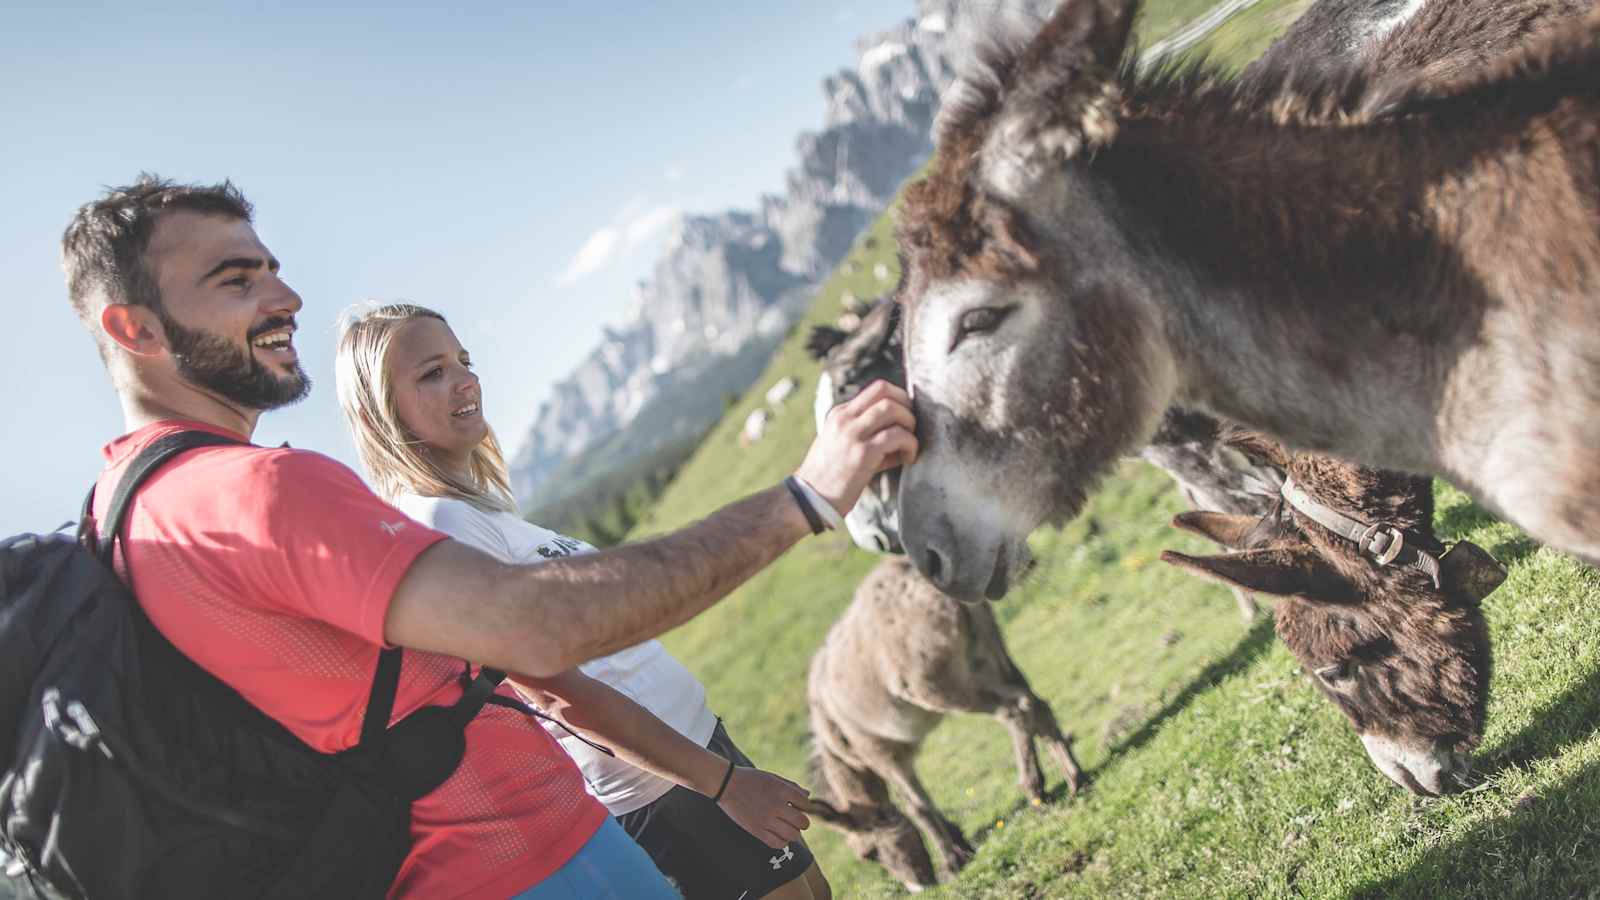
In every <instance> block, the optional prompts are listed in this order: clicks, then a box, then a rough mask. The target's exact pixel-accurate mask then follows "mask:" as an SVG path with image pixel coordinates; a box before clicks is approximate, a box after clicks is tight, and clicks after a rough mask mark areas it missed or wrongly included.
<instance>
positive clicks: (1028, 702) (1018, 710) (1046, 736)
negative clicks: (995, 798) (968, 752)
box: [997, 682, 1084, 801]
mask: <svg viewBox="0 0 1600 900" xmlns="http://www.w3.org/2000/svg"><path fill="white" fill-rule="evenodd" d="M997 715H998V716H999V718H1000V720H1001V721H1002V722H1004V723H1005V724H1006V728H1008V729H1010V731H1011V745H1012V747H1013V748H1014V749H1015V750H1016V754H1017V775H1018V777H1019V779H1020V780H1021V781H1022V789H1023V791H1024V792H1025V793H1027V795H1028V799H1030V800H1035V801H1043V799H1044V790H1043V788H1044V785H1043V781H1044V776H1043V773H1042V772H1041V771H1040V769H1039V762H1038V755H1037V754H1036V753H1035V752H1034V749H1033V748H1034V744H1033V741H1034V738H1036V737H1037V738H1041V739H1043V740H1044V742H1045V745H1046V746H1047V747H1048V748H1049V749H1050V755H1051V756H1053V757H1055V761H1056V765H1058V766H1060V768H1061V774H1062V775H1064V776H1066V779H1067V793H1069V794H1074V795H1075V794H1077V793H1078V789H1079V788H1081V787H1083V782H1084V778H1083V769H1081V768H1080V767H1079V766H1078V760H1077V757H1075V756H1073V755H1072V735H1071V734H1063V733H1062V731H1061V726H1060V725H1059V724H1057V722H1056V714H1055V711H1054V710H1052V709H1051V708H1050V704H1048V703H1046V702H1045V701H1044V700H1043V698H1041V697H1040V696H1039V695H1038V694H1035V693H1034V692H1033V690H1032V688H1030V687H1028V685H1027V683H1026V682H1024V683H1023V684H1022V685H1021V687H1020V688H1019V689H1018V690H1017V691H1016V693H1015V694H1014V695H1013V696H1012V697H1011V698H1009V699H1008V700H1007V702H1006V705H1005V706H1004V707H1002V708H1001V709H1000V711H999V712H998V714H997ZM1024 747H1026V750H1024ZM1024 754H1026V756H1025V755H1024ZM1030 763H1031V770H1032V771H1031V772H1030V771H1029V769H1030V766H1029V764H1030ZM1034 773H1038V774H1037V775H1035V774H1034ZM1035 777H1037V778H1038V788H1037V790H1035V789H1032V788H1031V787H1030V782H1032V779H1033V778H1035Z"/></svg>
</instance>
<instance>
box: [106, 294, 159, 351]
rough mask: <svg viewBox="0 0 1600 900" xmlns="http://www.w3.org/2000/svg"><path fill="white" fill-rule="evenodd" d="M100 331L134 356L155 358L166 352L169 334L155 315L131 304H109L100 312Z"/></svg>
mask: <svg viewBox="0 0 1600 900" xmlns="http://www.w3.org/2000/svg"><path fill="white" fill-rule="evenodd" d="M100 330H101V331H103V332H105V334H106V337H108V338H110V339H111V340H112V341H114V342H115V343H116V344H117V346H119V347H121V348H122V349H124V350H126V351H128V352H129V353H132V354H133V355H135V356H155V355H157V354H159V353H160V352H161V351H163V350H165V349H166V348H167V333H166V330H165V329H163V328H162V327H161V318H160V317H159V316H157V315H156V314H155V311H154V310H152V309H150V308H149V307H145V306H137V305H135V304H132V303H108V304H106V308H105V309H103V310H101V311H100Z"/></svg>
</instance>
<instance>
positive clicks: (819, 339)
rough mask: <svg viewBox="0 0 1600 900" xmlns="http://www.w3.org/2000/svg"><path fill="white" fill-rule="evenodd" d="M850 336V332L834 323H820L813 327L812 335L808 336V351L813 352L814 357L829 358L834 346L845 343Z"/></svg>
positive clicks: (817, 358) (812, 356) (819, 359)
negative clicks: (836, 326)
mask: <svg viewBox="0 0 1600 900" xmlns="http://www.w3.org/2000/svg"><path fill="white" fill-rule="evenodd" d="M849 336H850V334H849V332H846V331H843V330H840V329H838V328H835V327H833V326H832V325H818V326H816V327H814V328H812V329H811V336H810V337H808V338H806V352H807V353H809V354H811V358H812V359H815V360H818V361H821V360H824V359H827V358H828V354H829V353H830V352H832V351H833V348H835V347H837V346H839V345H840V344H842V343H844V342H845V338H848V337H849Z"/></svg>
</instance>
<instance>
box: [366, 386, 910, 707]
mask: <svg viewBox="0 0 1600 900" xmlns="http://www.w3.org/2000/svg"><path fill="white" fill-rule="evenodd" d="M914 425H915V423H914V420H913V419H912V417H911V409H910V403H909V401H908V399H907V397H906V395H905V392H904V391H901V390H900V389H899V388H897V387H894V386H893V385H890V384H888V383H887V382H877V383H875V384H874V385H872V386H871V387H869V388H868V389H867V390H865V391H862V392H861V394H859V395H858V396H856V397H855V398H854V399H852V400H851V401H850V402H849V403H846V404H843V405H841V406H839V407H836V408H835V409H834V411H833V412H832V413H831V414H830V415H829V416H828V419H827V421H826V422H825V423H824V426H823V429H822V432H821V433H820V434H818V436H817V440H816V441H814V442H813V443H812V445H811V449H810V450H809V451H808V452H807V454H806V458H805V461H804V462H802V463H801V465H800V469H799V470H798V474H799V475H800V476H801V477H802V478H804V479H806V481H808V482H809V483H810V484H811V485H812V486H814V487H815V488H816V489H817V492H818V493H819V494H821V495H822V496H823V497H824V498H826V499H827V500H828V501H829V502H831V503H833V505H834V506H835V508H836V509H838V510H839V511H840V512H841V513H843V512H847V511H848V510H849V509H850V507H852V506H854V505H855V502H856V499H857V498H858V497H859V496H860V495H861V491H862V489H863V488H864V487H865V486H866V484H867V481H868V480H869V479H870V478H871V477H872V476H873V475H875V474H877V473H878V472H879V471H882V470H883V469H886V468H890V467H892V466H896V465H901V464H903V463H907V462H910V461H911V460H913V459H914V458H915V457H916V450H917V444H916V438H915V436H914V435H913V430H914ZM809 532H810V528H809V526H808V525H807V522H806V518H805V516H804V514H803V513H802V512H801V511H800V508H799V506H797V505H796V503H795V501H794V499H793V498H792V497H791V496H790V495H789V493H788V491H787V490H786V489H785V488H783V487H782V486H778V487H773V488H770V489H768V490H765V491H762V492H761V493H758V494H755V495H753V496H750V497H747V498H745V499H744V500H741V501H739V502H737V503H734V504H732V505H730V506H726V507H724V508H722V509H720V510H718V511H717V512H715V513H713V514H711V515H710V516H708V517H706V518H705V519H703V520H702V521H700V522H697V523H695V524H693V525H690V526H689V527H687V528H684V529H682V530H680V531H677V532H674V533H672V534H669V535H665V536H663V537H659V538H655V539H653V540H648V541H642V542H640V543H637V544H628V545H624V546H621V547H615V548H612V549H609V550H604V551H601V552H599V553H593V554H585V555H582V556H572V557H566V558H563V559H557V560H550V561H548V562H541V563H537V564H534V565H528V566H511V565H505V564H502V563H499V562H496V561H494V560H493V559H492V558H491V557H489V556H487V555H485V554H482V553H479V552H477V551H476V550H473V549H471V548H469V547H467V546H465V545H462V544H459V543H457V542H455V541H443V542H441V543H439V544H436V545H435V546H433V547H432V548H430V549H428V550H427V551H425V552H424V553H423V554H422V555H421V556H419V557H418V558H417V561H416V562H415V563H413V564H412V566H411V568H410V570H409V571H408V572H407V574H406V577H405V579H404V580H403V581H402V582H401V584H400V587H399V588H398V589H397V590H396V591H395V595H394V598H393V600H392V601H391V602H390V605H389V612H388V617H387V618H386V619H385V622H384V636H385V638H386V639H387V640H388V641H389V642H390V643H392V644H396V645H399V646H402V647H413V648H416V649H419V650H432V651H435V652H439V653H447V654H450V655H453V656H458V657H462V658H465V659H470V660H473V661H474V662H478V663H481V664H484V665H490V666H494V667H496V668H502V669H506V670H508V671H513V672H521V673H524V674H527V675H531V676H533V677H536V678H538V677H548V676H552V675H555V674H557V673H559V672H564V671H566V670H567V669H570V668H572V667H574V666H576V665H578V664H579V663H582V662H584V661H586V660H590V659H594V658H595V657H597V656H604V655H606V654H608V653H613V652H615V651H617V650H620V649H622V648H624V647H629V646H632V645H634V644H637V643H638V642H640V641H642V640H646V639H648V638H652V637H655V636H657V635H660V634H662V633H663V632H665V631H668V630H669V629H671V628H673V627H675V626H677V625H680V624H682V623H684V622H686V621H688V620H689V619H690V618H692V617H693V616H695V615H696V614H698V613H699V612H701V611H702V610H704V609H706V608H707V607H709V606H711V605H712V604H713V603H715V602H717V601H718V600H720V599H722V598H723V597H725V596H727V594H728V593H729V592H730V591H732V590H733V589H734V588H736V587H738V586H739V585H740V584H743V583H744V582H745V581H746V580H747V579H749V578H750V576H752V575H754V574H755V573H756V572H758V571H760V570H761V569H762V568H764V567H765V566H766V565H768V564H769V563H771V562H772V561H773V560H775V559H777V558H778V556H780V555H781V554H782V553H783V552H784V551H786V550H788V549H789V548H790V547H791V546H793V545H794V544H795V543H796V542H797V541H799V540H800V539H801V538H802V537H804V536H805V535H807V534H808V533H809Z"/></svg>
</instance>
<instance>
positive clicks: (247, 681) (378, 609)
mask: <svg viewBox="0 0 1600 900" xmlns="http://www.w3.org/2000/svg"><path fill="white" fill-rule="evenodd" d="M182 429H197V430H203V431H211V432H214V433H217V434H222V435H226V436H229V437H239V436H238V435H235V434H230V433H229V432H227V431H224V430H221V429H217V428H211V427H209V426H204V425H201V424H199V423H194V422H160V423H157V424H154V425H150V426H147V427H145V428H141V429H140V430H138V431H136V432H133V433H132V434H127V435H124V436H122V437H120V438H118V439H117V440H115V441H113V442H112V443H110V444H108V445H107V446H106V447H105V450H104V453H105V457H106V468H105V470H104V471H103V472H102V473H101V476H100V482H99V487H98V488H97V489H96V491H95V515H96V517H97V518H103V517H104V515H105V513H106V511H107V506H108V504H109V503H110V500H111V495H112V493H113V491H114V489H115V486H116V483H117V479H118V478H120V477H121V475H122V471H123V469H124V468H125V467H126V466H127V464H128V462H129V461H130V460H131V459H132V458H133V456H134V455H135V454H137V453H138V452H139V450H141V449H143V448H144V447H145V446H146V445H148V444H149V443H150V442H152V441H154V440H155V439H157V438H159V437H161V436H162V435H165V434H169V433H171V432H174V431H178V430H182ZM123 538H124V544H123V548H124V550H125V551H126V552H125V556H124V555H119V556H118V560H117V561H118V568H119V571H121V572H122V574H123V577H124V578H125V579H126V578H127V577H128V573H129V571H130V569H131V573H132V582H131V583H132V585H133V590H134V593H135V594H137V595H138V597H139V602H140V604H141V605H142V606H143V607H144V609H145V611H146V612H147V613H148V614H149V616H150V619H151V621H153V622H154V623H155V624H156V626H157V627H158V628H159V629H160V630H161V632H162V633H163V634H165V635H166V637H167V639H168V640H170V641H172V643H173V644H175V645H177V647H178V648H179V649H180V650H182V651H183V652H184V653H186V654H187V655H188V656H189V657H191V658H192V659H194V660H195V661H196V662H197V663H199V664H200V665H201V666H203V667H204V668H205V669H206V670H207V671H209V672H211V673H212V674H214V675H216V676H217V677H218V678H221V679H222V680H223V681H225V682H227V683H228V684H229V685H231V686H232V687H233V688H234V689H235V690H237V691H238V692H239V693H240V694H243V695H244V696H245V698H246V699H248V700H250V702H252V703H254V704H255V705H256V706H257V707H259V708H260V709H261V710H262V711H264V712H266V713H267V714H268V715H270V716H272V717H273V718H274V719H277V720H278V721H279V722H281V723H283V725H284V726H285V727H287V728H288V729H289V730H290V731H292V732H294V733H295V734H296V735H298V736H299V737H300V739H301V740H303V741H305V742H306V743H307V744H310V745H311V746H312V747H315V748H316V749H318V750H321V751H324V752H330V753H331V752H335V751H339V750H344V749H347V748H349V747H352V746H354V745H355V744H356V743H358V742H359V740H360V736H361V719H362V716H363V715H364V714H365V713H366V705H367V695H368V693H369V691H370V690H371V688H372V677H373V673H374V671H375V669H376V666H377V661H378V653H379V649H380V647H381V645H382V644H383V623H384V617H385V616H386V615H387V613H388V609H389V600H390V598H391V597H392V596H393V595H394V591H395V588H396V587H397V586H398V585H399V584H400V580H401V578H402V577H404V575H405V573H406V570H407V569H408V568H409V567H410V566H411V563H412V562H413V561H414V560H415V559H416V558H417V556H418V555H419V554H421V553H422V552H423V551H424V550H426V549H427V548H428V547H430V546H432V545H433V544H434V543H436V542H438V541H441V540H445V539H446V536H445V535H443V534H441V533H439V532H437V531H433V530H431V529H429V528H426V527H424V526H422V525H420V524H418V523H416V522H413V521H412V520H410V519H408V518H406V516H405V515H404V514H403V513H401V512H399V511H397V510H396V509H395V508H394V507H392V506H390V505H389V504H387V503H384V502H383V501H382V500H380V499H378V497H377V496H375V495H374V494H373V493H372V492H371V491H370V490H368V489H367V487H366V485H364V484H363V483H362V482H361V479H360V478H358V477H356V474H355V473H354V472H352V471H350V470H349V469H348V468H346V467H345V466H343V465H340V464H339V463H337V462H335V461H334V460H332V459H329V458H328V457H326V456H323V455H321V454H318V453H311V452H309V451H305V450H292V449H288V448H275V449H267V448H261V447H255V446H243V447H206V448H201V449H198V450H191V451H189V452H188V453H185V454H183V455H181V456H179V457H178V458H177V459H175V460H173V461H172V462H170V463H168V464H167V465H166V466H165V467H163V468H162V469H161V470H160V471H158V472H156V473H155V474H154V475H153V476H151V478H150V480H149V481H147V482H146V483H145V486H144V487H143V488H142V489H141V490H140V492H139V494H138V496H137V498H136V499H135V501H134V503H133V505H132V507H131V509H130V510H129V512H128V518H127V521H126V524H125V525H124V529H123ZM461 668H462V663H461V661H460V660H457V659H454V658H451V657H447V656H440V655H438V654H433V653H423V652H420V651H415V650H407V651H406V653H405V657H404V665H403V666H402V668H401V675H400V688H399V695H398V697H397V698H396V699H395V707H394V716H395V718H396V719H399V718H400V717H403V716H405V715H407V714H409V713H410V712H412V711H413V710H415V709H417V708H419V707H421V706H424V705H435V706H440V705H449V704H451V703H454V702H455V701H456V699H457V698H458V697H459V696H460V695H461V686H460V681H459V676H460V673H461ZM500 690H501V693H504V694H507V695H508V696H515V694H514V693H513V692H512V690H511V688H510V687H509V686H508V685H503V686H502V687H501V689H500ZM466 738H467V753H466V757H465V759H464V760H463V761H462V763H461V766H460V768H458V769H457V770H456V772H455V774H453V775H452V776H450V778H449V779H448V780H446V781H445V783H444V784H442V785H440V786H439V788H438V789H436V790H435V791H434V792H433V793H431V794H429V795H427V796H426V797H423V798H422V799H420V800H418V801H417V802H416V803H415V804H413V805H412V809H411V835H412V839H413V843H412V848H411V854H410V855H409V856H408V857H407V858H406V861H405V864H404V865H403V866H402V867H401V869H400V874H399V876H398V877H397V878H396V880H395V883H394V886H393V888H392V889H391V890H390V896H391V897H426V898H429V900H432V898H436V897H437V898H444V897H473V898H477V897H483V898H503V897H507V896H510V895H513V894H516V893H518V892H519V891H522V890H525V889H527V888H529V887H531V886H533V885H535V884H537V883H539V882H540V881H542V880H543V879H544V878H545V877H546V876H548V875H549V874H550V873H551V872H553V871H555V870H556V869H558V868H560V867H561V866H562V865H563V864H565V863H566V861H567V860H569V859H571V858H572V856H573V854H575V853H577V851H578V849H579V848H580V847H582V846H583V844H584V842H586V841H587V840H588V839H589V838H590V837H591V836H593V834H594V832H595V831H596V830H597V829H598V828H599V827H600V824H601V822H603V821H604V820H605V815H606V812H605V808H604V807H602V806H601V805H600V804H599V803H597V802H595V800H594V798H592V797H590V796H589V795H588V793H587V792H585V790H584V786H583V776H582V775H581V774H580V773H579V772H578V768H577V767H576V766H575V765H573V763H572V760H571V759H570V758H568V757H567V755H566V754H565V753H564V752H562V750H561V747H560V745H559V744H557V743H556V741H555V739H554V738H552V737H550V735H549V734H548V733H547V732H546V731H545V730H544V728H542V727H540V726H539V725H538V724H537V723H536V722H535V721H534V720H533V719H532V718H530V717H528V716H525V715H523V714H522V713H519V712H517V711H515V710H512V709H506V708H505V707H501V706H496V705H492V704H491V705H489V706H485V707H484V709H483V712H482V713H480V714H479V715H478V717H477V718H476V719H474V720H473V721H472V723H471V724H470V725H468V726H467V731H466Z"/></svg>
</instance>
